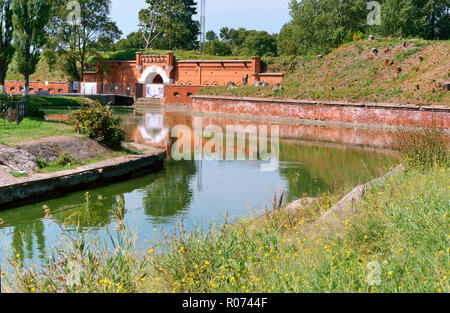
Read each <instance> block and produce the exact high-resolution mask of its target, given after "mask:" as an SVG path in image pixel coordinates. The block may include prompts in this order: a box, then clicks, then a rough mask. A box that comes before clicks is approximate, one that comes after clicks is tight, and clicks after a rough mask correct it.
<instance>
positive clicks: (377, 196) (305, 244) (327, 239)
mask: <svg viewBox="0 0 450 313" xmlns="http://www.w3.org/2000/svg"><path fill="white" fill-rule="evenodd" d="M449 181H450V170H449V169H447V168H439V167H433V168H429V169H427V170H425V171H421V170H415V169H409V170H408V171H406V172H403V173H401V174H399V175H398V176H394V177H391V178H389V179H386V180H385V182H384V183H383V184H382V185H381V186H379V187H376V188H372V189H371V190H369V191H368V192H367V193H366V194H365V196H364V200H363V203H362V206H361V212H362V213H361V214H359V215H357V216H356V215H355V216H352V217H350V218H349V219H348V220H347V221H346V222H345V225H346V226H345V230H343V232H342V233H326V232H319V233H316V234H315V235H311V234H309V233H308V234H306V233H305V228H304V227H305V225H307V224H308V223H310V222H311V221H312V220H315V219H317V216H316V215H307V217H304V216H303V217H301V216H302V215H286V214H284V213H278V214H275V215H274V217H272V218H271V219H268V220H267V221H266V222H260V223H255V221H254V220H241V221H239V222H237V223H235V224H226V225H224V226H223V227H222V228H220V229H215V230H211V231H201V230H198V231H194V232H192V233H185V232H184V231H183V228H182V227H180V228H179V232H180V234H179V235H178V236H176V237H173V238H172V237H169V238H168V239H167V240H168V242H164V243H162V244H164V246H163V250H162V252H155V251H154V250H153V249H150V250H148V252H145V253H143V252H140V251H139V250H137V249H136V248H135V246H134V242H135V238H134V236H133V234H131V233H130V232H129V231H126V230H125V231H124V230H120V231H118V239H117V240H113V242H114V247H117V249H114V250H108V249H107V248H105V245H102V244H99V242H98V241H97V240H90V239H89V237H88V236H87V235H86V234H82V233H80V234H78V235H67V238H65V239H63V240H62V241H61V248H60V249H59V252H60V253H62V257H60V258H57V257H53V258H52V259H51V260H50V261H49V263H48V264H47V265H46V266H45V269H46V270H44V271H39V272H37V271H36V270H33V269H24V267H23V264H20V258H19V257H17V258H13V259H12V260H11V262H12V263H13V265H15V266H14V268H15V269H17V270H16V272H15V274H14V275H9V274H8V275H7V276H6V279H7V280H6V285H5V284H4V286H5V287H4V288H6V289H5V290H14V291H20V292H180V293H184V292H200V293H209V292H225V293H229V292H239V293H240V292H300V293H303V292H305V293H308V292H394V293H399V292H400V293H401V292H419V293H425V292H426V293H428V292H443V293H448V292H449V291H450V289H449V284H448V276H449V274H450V273H449V267H448V265H449V261H450V260H449V248H448V240H449V234H448V229H449V216H448V213H449V210H450V203H449V199H448V192H449V188H450V186H449V185H448V182H449ZM88 196H89V195H87V197H88ZM331 205H332V204H331V203H330V200H329V199H322V201H321V202H320V206H322V207H323V209H328V208H329V207H330V206H331ZM86 206H87V209H89V208H88V206H89V201H87V204H86ZM120 207H121V205H120V204H119V206H118V210H119V212H118V213H117V214H115V216H116V217H117V219H118V222H119V220H122V222H123V214H120V210H122V209H121V208H120ZM49 214H50V213H49ZM118 224H119V223H118ZM113 237H114V236H111V238H113ZM75 260H83V262H79V261H76V262H75ZM16 263H17V264H16ZM74 267H75V268H76V271H75V273H79V277H80V281H82V283H81V284H75V285H71V284H68V282H69V281H70V280H69V279H70V278H72V279H73V277H74V276H73V275H74ZM377 267H379V271H378V272H373V269H376V268H377ZM374 276H375V277H374ZM374 278H375V280H378V279H379V284H376V285H370V284H369V283H368V282H369V281H372V280H373V279H374ZM11 282H14V284H11Z"/></svg>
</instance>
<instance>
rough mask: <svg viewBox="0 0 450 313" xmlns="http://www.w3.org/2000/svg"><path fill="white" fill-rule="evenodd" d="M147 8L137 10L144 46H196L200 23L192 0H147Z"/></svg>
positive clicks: (186, 48) (158, 47) (192, 48)
mask: <svg viewBox="0 0 450 313" xmlns="http://www.w3.org/2000/svg"><path fill="white" fill-rule="evenodd" d="M146 2H147V4H148V8H146V9H142V10H141V11H140V12H139V26H140V29H141V31H142V33H143V36H144V39H145V42H146V47H145V48H146V49H148V48H156V49H183V50H194V49H196V48H198V35H199V33H200V23H199V22H198V21H195V20H194V19H193V17H194V15H196V14H197V7H196V2H195V1H194V0H146Z"/></svg>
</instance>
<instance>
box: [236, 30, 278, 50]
mask: <svg viewBox="0 0 450 313" xmlns="http://www.w3.org/2000/svg"><path fill="white" fill-rule="evenodd" d="M243 52H244V54H245V55H248V56H254V55H257V56H276V55H277V40H276V37H275V36H272V35H270V34H269V33H267V32H264V31H262V32H254V33H251V34H250V35H249V36H247V38H245V41H244V45H243Z"/></svg>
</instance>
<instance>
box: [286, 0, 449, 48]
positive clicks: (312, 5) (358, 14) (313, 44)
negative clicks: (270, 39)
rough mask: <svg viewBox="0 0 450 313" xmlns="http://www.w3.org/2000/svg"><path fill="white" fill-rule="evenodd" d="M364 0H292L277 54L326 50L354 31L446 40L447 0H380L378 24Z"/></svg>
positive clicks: (347, 37)
mask: <svg viewBox="0 0 450 313" xmlns="http://www.w3.org/2000/svg"><path fill="white" fill-rule="evenodd" d="M367 2H368V1H365V0H302V1H298V0H292V1H291V2H290V15H291V18H292V20H291V21H290V22H289V23H288V24H286V25H285V26H284V27H283V29H282V30H281V32H280V34H279V36H278V50H279V53H280V54H284V55H293V54H315V53H328V52H330V51H331V49H333V48H336V47H338V46H339V45H341V44H342V43H344V42H346V41H350V40H352V37H353V34H355V33H359V32H361V33H366V34H369V33H370V34H374V35H375V34H378V35H381V36H386V37H387V36H394V37H400V36H403V37H421V38H424V39H443V40H446V39H448V38H449V35H450V24H449V23H450V19H449V3H450V2H449V0H379V1H378V2H379V3H380V5H381V25H369V23H368V22H367V17H368V14H369V13H370V10H369V9H368V7H367Z"/></svg>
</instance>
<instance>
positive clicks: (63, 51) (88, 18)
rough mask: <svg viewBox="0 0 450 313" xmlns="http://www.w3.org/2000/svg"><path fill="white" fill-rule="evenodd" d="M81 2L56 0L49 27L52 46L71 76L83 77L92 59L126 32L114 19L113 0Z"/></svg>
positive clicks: (73, 77) (64, 69) (62, 65)
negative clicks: (121, 29)
mask: <svg viewBox="0 0 450 313" xmlns="http://www.w3.org/2000/svg"><path fill="white" fill-rule="evenodd" d="M77 3H78V4H79V7H77V6H76V5H75V4H74V2H73V1H70V0H55V1H54V5H53V8H54V14H53V18H52V20H51V23H50V27H49V29H50V35H51V37H52V41H51V42H52V43H54V45H55V46H56V48H55V47H54V46H50V47H48V48H49V50H50V51H53V52H55V53H56V54H57V55H58V57H59V59H60V67H61V69H62V70H63V71H64V72H65V73H66V74H67V75H68V76H69V78H70V79H71V80H73V81H82V80H83V79H84V73H85V71H86V69H87V66H88V63H89V62H90V61H91V60H92V59H93V58H95V57H97V56H98V51H102V50H103V51H104V50H107V49H110V48H111V47H112V46H113V43H114V42H115V41H116V40H118V39H119V38H120V36H121V35H122V32H121V31H120V30H119V28H118V27H117V25H116V23H115V22H113V21H112V20H111V17H110V15H111V0H78V1H77ZM77 11H78V12H77ZM77 14H78V16H77ZM108 47H109V48H108Z"/></svg>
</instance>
